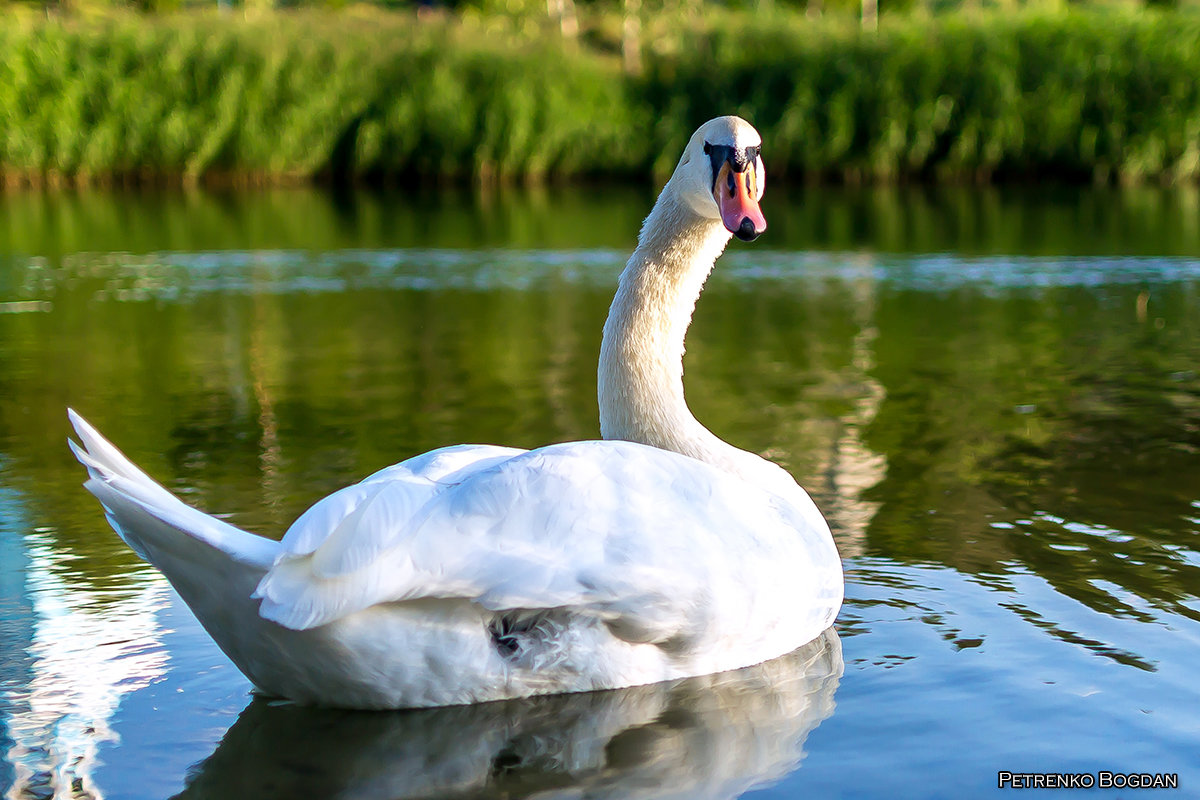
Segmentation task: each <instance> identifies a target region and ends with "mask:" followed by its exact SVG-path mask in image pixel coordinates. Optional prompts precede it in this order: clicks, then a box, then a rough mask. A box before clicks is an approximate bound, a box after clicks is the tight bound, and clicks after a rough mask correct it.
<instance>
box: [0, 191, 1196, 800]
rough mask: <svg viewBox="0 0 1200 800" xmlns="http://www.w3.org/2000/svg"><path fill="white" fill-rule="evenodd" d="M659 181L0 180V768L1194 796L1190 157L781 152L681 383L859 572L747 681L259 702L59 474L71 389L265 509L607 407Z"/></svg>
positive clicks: (809, 791)
mask: <svg viewBox="0 0 1200 800" xmlns="http://www.w3.org/2000/svg"><path fill="white" fill-rule="evenodd" d="M652 200H653V196H652V194H651V192H650V191H649V190H648V189H645V190H628V191H615V190H612V189H603V190H602V189H596V188H587V189H573V190H566V189H550V190H544V191H532V192H515V191H514V192H500V193H495V194H487V195H473V194H470V193H457V192H450V191H446V192H441V193H437V194H417V195H405V194H387V195H373V194H349V195H344V196H329V195H326V194H322V193H319V192H313V191H298V190H290V191H273V192H260V193H243V194H230V195H210V194H187V193H176V192H164V193H157V194H155V193H143V194H121V193H80V194H9V195H0V650H2V657H0V793H3V794H4V796H5V797H13V798H26V797H39V798H40V797H49V796H57V797H95V798H99V797H109V798H152V797H153V798H161V797H167V796H172V795H175V794H177V793H182V794H183V796H185V797H189V798H227V797H238V796H244V797H297V796H307V797H318V796H320V797H324V796H342V797H355V798H363V797H368V798H369V797H381V798H382V797H387V798H395V797H409V796H439V797H440V796H463V797H465V796H470V797H481V796H483V797H487V796H494V797H500V796H527V795H531V794H535V793H539V792H541V793H546V794H549V795H554V796H558V795H559V794H561V795H568V796H574V795H578V794H584V795H587V796H613V797H652V796H653V797H658V796H677V797H736V796H740V795H741V794H743V793H747V792H748V793H750V796H754V797H771V798H798V797H847V798H854V797H878V796H888V797H959V796H986V795H988V794H989V793H1003V792H1005V791H1009V790H999V789H997V788H996V787H997V772H998V771H1000V770H1009V771H1013V772H1072V773H1088V774H1090V775H1093V776H1094V775H1096V774H1097V773H1098V772H1099V771H1101V770H1107V771H1113V772H1147V773H1175V774H1177V775H1178V781H1179V785H1180V786H1181V787H1182V788H1181V789H1180V790H1179V792H1178V793H1172V796H1176V795H1178V796H1193V795H1195V794H1196V793H1197V792H1200V764H1198V761H1197V758H1196V755H1195V754H1196V751H1197V746H1198V745H1200V719H1198V718H1197V715H1196V709H1197V708H1198V707H1200V702H1198V701H1200V690H1198V689H1197V688H1196V682H1195V679H1194V675H1195V668H1194V665H1195V664H1196V662H1197V659H1198V658H1200V545H1198V543H1200V311H1198V310H1197V309H1198V301H1200V200H1198V197H1197V192H1196V191H1195V190H1178V191H1162V190H1155V189H1144V190H1129V191H1125V192H1120V193H1114V192H1103V191H1091V190H1086V191H1080V190H1070V189H1058V190H1037V191H1020V190H1004V191H997V190H976V189H958V190H944V191H936V192H935V191H927V190H862V191H832V190H823V191H819V190H799V189H795V190H792V191H790V192H787V191H781V190H779V189H778V188H777V187H771V189H770V192H769V194H768V197H767V202H766V205H765V207H764V209H765V211H766V213H767V215H768V219H769V220H770V224H771V228H770V230H769V231H768V233H767V235H766V236H765V237H763V238H762V239H760V240H759V241H758V242H757V243H755V244H753V245H743V244H740V243H737V242H735V243H734V244H733V245H731V247H730V250H729V252H728V253H727V254H726V256H725V257H724V258H723V259H722V261H721V262H719V264H718V268H717V271H716V273H715V274H714V276H713V279H712V281H711V282H710V285H709V287H708V288H707V289H706V291H705V294H704V296H703V297H702V299H701V303H700V306H699V308H698V310H697V313H696V317H695V323H694V326H693V328H692V332H691V334H690V335H689V339H688V355H687V385H688V392H689V399H690V402H691V405H692V407H693V410H694V411H695V412H696V414H697V416H699V417H700V419H701V420H703V421H705V422H706V423H707V424H708V425H709V426H710V427H711V428H712V429H713V430H715V431H716V432H717V433H718V434H720V435H722V436H723V437H725V438H727V439H729V440H731V441H733V442H735V443H737V444H739V445H740V446H743V447H746V448H748V449H753V450H756V451H759V452H763V453H766V454H768V455H770V456H771V457H772V458H774V459H776V460H777V461H779V462H780V463H783V464H784V465H786V466H787V467H788V468H789V469H790V470H791V471H792V472H793V474H794V475H796V477H797V478H798V479H799V480H800V482H801V483H802V484H803V485H805V486H806V487H808V488H809V490H810V491H811V493H812V494H813V496H814V498H815V499H816V500H817V502H818V504H819V505H820V506H821V507H822V509H823V510H824V511H825V513H826V515H827V517H828V518H829V520H830V523H831V525H832V527H833V528H834V531H835V535H836V537H837V541H838V544H839V548H840V549H841V552H842V554H843V556H844V559H845V564H846V570H847V600H846V604H845V607H844V608H843V610H842V613H841V615H840V617H839V619H838V623H837V626H836V632H837V635H836V636H832V635H830V636H828V637H826V638H825V639H822V640H820V641H818V642H816V643H814V644H813V645H812V646H810V647H808V648H805V649H803V650H802V651H799V652H798V653H796V654H794V655H793V656H791V657H789V658H787V659H783V660H781V661H778V662H772V663H771V664H768V665H764V666H763V667H759V668H756V669H752V670H748V671H744V672H742V673H735V674H731V675H727V676H719V677H717V678H707V679H701V680H697V681H690V682H684V683H682V684H678V685H675V686H670V687H650V688H643V689H638V690H632V691H628V692H616V693H607V694H603V695H583V696H578V697H570V698H547V699H543V700H539V701H536V702H518V703H507V704H501V705H494V706H488V707H482V708H477V709H451V710H443V711H432V712H419V713H398V714H346V713H340V712H316V711H310V710H304V709H298V708H295V707H291V706H287V705H283V706H280V705H275V704H271V703H268V702H266V701H263V700H252V699H251V696H250V694H249V685H248V684H247V682H246V681H245V679H244V678H243V677H242V676H241V675H240V674H239V673H238V672H237V671H236V670H235V669H234V668H233V667H232V666H231V665H230V664H229V662H228V661H227V660H226V659H225V657H224V656H223V655H222V654H221V653H220V651H218V650H217V649H216V647H215V646H214V645H212V644H211V642H210V641H209V639H208V637H207V636H206V635H205V634H204V632H203V631H202V630H201V629H200V628H199V626H198V624H197V623H196V622H195V621H194V620H193V619H192V617H191V616H190V613H189V612H188V611H187V609H186V607H184V606H182V604H181V603H180V601H179V600H178V598H176V597H175V595H174V594H173V593H172V591H171V590H170V588H169V587H168V586H167V585H166V584H165V582H164V581H163V579H162V578H160V577H159V576H158V575H157V573H155V572H154V571H153V570H152V569H150V568H148V567H147V566H145V565H144V564H142V563H141V562H139V561H138V560H137V559H136V558H135V557H134V556H133V555H132V554H131V553H130V552H129V551H128V550H127V549H126V548H125V546H124V545H123V544H121V543H120V542H119V541H118V539H117V538H116V536H115V535H113V534H112V533H111V531H109V529H108V528H107V526H106V525H105V523H104V521H103V517H102V515H101V513H100V510H99V508H98V507H97V505H96V503H95V501H94V500H93V499H92V498H91V496H90V495H88V494H87V493H86V492H84V491H83V490H82V489H81V488H80V487H79V484H80V482H81V481H82V477H83V474H82V471H81V470H80V468H79V467H78V465H77V464H76V463H75V462H74V460H73V459H72V458H71V457H70V454H69V453H68V452H67V449H66V447H65V443H64V440H65V438H66V436H67V430H68V429H67V423H66V418H65V412H64V409H65V408H66V407H67V406H68V405H70V406H73V407H75V408H77V409H79V410H80V411H81V412H82V413H84V414H85V415H86V416H88V417H90V418H91V419H92V420H93V421H94V422H95V423H96V424H97V425H99V426H100V427H101V429H102V430H103V431H104V432H105V433H106V434H107V435H109V436H110V437H111V438H112V439H113V440H114V441H116V442H117V443H118V444H119V445H120V446H121V447H122V448H123V449H125V451H126V452H127V453H129V454H130V455H131V456H132V457H133V458H134V460H135V461H137V462H139V463H140V464H141V465H142V466H143V467H145V468H146V469H147V470H148V471H149V472H150V473H151V474H152V475H154V476H156V477H157V478H158V479H160V480H161V481H162V482H163V483H164V484H165V485H167V486H168V487H169V488H171V489H172V490H174V491H176V492H178V493H180V494H181V495H182V496H183V497H185V498H186V499H187V500H188V501H189V502H192V503H194V504H196V505H198V506H200V507H202V508H205V509H207V510H210V511H214V512H218V513H220V514H221V515H222V516H224V517H226V518H227V519H229V520H231V521H232V522H234V523H236V524H238V525H242V526H244V527H246V528H249V529H251V530H254V531H258V532H261V533H264V534H266V535H273V536H277V535H279V533H280V532H281V531H282V530H283V528H284V527H286V525H287V524H288V523H289V522H290V521H291V520H292V519H293V518H294V517H295V516H296V515H297V514H298V513H300V512H301V511H302V510H303V509H304V508H306V507H307V506H308V505H309V504H310V503H312V502H313V501H314V500H316V499H317V498H319V497H321V496H323V495H324V494H327V493H328V492H330V491H332V490H334V489H336V488H339V487H340V486H343V485H345V484H347V483H350V482H352V481H355V480H357V479H359V478H361V477H362V476H364V475H366V474H368V473H370V472H372V471H374V470H375V469H378V468H380V467H382V466H385V465H387V464H389V463H393V462H395V461H398V460H400V459H402V458H405V457H407V456H409V455H412V454H415V453H418V452H422V451H424V450H427V449H430V448H432V447H436V446H439V445H443V444H447V443H455V442H461V441H479V442H497V443H503V444H511V445H518V446H524V447H532V446H537V445H540V444H545V443H548V442H553V441H561V440H569V439H579V438H594V437H595V436H597V434H598V430H597V422H596V412H595V357H596V353H597V350H598V347H599V336H600V328H601V325H602V322H603V318H604V314H605V312H606V310H607V304H608V301H609V299H610V296H611V292H612V288H613V286H614V282H615V278H616V275H617V273H618V272H619V270H620V268H621V265H622V264H623V262H624V259H625V257H626V255H627V252H628V250H629V248H630V246H631V244H632V241H633V236H634V233H635V231H636V229H637V226H638V224H639V223H640V220H641V217H642V216H644V214H645V212H646V210H647V209H648V208H649V204H650V202H651V201H652ZM556 793H558V794H556ZM1039 794H1046V795H1049V794H1050V793H1048V792H1046V793H1042V792H1037V791H1035V792H1032V793H1031V795H1032V796H1038V795H1039ZM539 796H541V795H539ZM1023 796H1024V795H1023ZM1053 796H1055V797H1058V796H1061V794H1060V793H1058V792H1055V793H1053Z"/></svg>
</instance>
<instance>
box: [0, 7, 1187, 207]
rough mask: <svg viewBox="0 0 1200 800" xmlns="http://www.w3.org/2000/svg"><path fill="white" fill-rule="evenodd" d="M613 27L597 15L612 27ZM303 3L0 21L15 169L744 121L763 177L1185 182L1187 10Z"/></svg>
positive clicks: (358, 151)
mask: <svg viewBox="0 0 1200 800" xmlns="http://www.w3.org/2000/svg"><path fill="white" fill-rule="evenodd" d="M610 27H611V26H610ZM605 30H606V28H605V26H604V25H603V24H598V25H596V26H595V27H594V28H593V29H591V30H587V31H585V32H584V35H582V36H580V37H579V38H577V39H568V38H563V37H562V36H561V35H558V34H557V31H556V29H554V28H551V27H549V26H548V25H547V24H545V21H541V22H539V21H537V20H533V19H530V18H525V19H521V18H512V17H504V16H497V15H492V16H484V15H480V14H474V15H464V16H462V17H453V16H447V15H441V16H438V17H437V18H435V19H433V20H428V19H424V20H422V19H418V17H416V16H414V15H411V14H407V13H387V12H380V11H373V12H370V13H365V14H364V13H362V12H360V13H343V14H330V13H321V12H302V13H282V12H275V13H269V14H264V15H262V16H260V17H258V18H250V19H247V18H245V17H244V16H243V15H240V14H228V15H224V16H217V15H207V14H203V15H197V14H187V15H174V16H161V17H132V16H130V17H125V16H117V17H112V16H106V17H103V18H101V19H91V20H88V19H70V18H67V19H58V20H55V19H51V20H45V19H37V20H35V19H31V18H27V17H21V16H20V15H17V16H12V17H10V18H8V19H6V20H4V21H0V49H2V50H3V52H4V53H5V57H4V59H3V60H0V125H2V126H3V131H4V135H3V136H2V137H0V174H2V175H3V178H4V180H5V182H7V183H24V182H43V181H48V182H56V181H78V182H88V181H110V180H122V181H124V180H141V179H154V180H159V179H180V178H182V179H185V180H196V179H201V180H214V179H233V180H238V181H255V180H263V181H277V180H280V179H291V180H307V179H311V178H314V177H319V176H330V177H335V178H363V177H368V178H383V179H387V180H392V181H416V180H419V179H427V178H430V177H438V178H447V177H448V178H475V179H482V180H484V181H488V180H492V179H505V178H512V177H524V178H532V179H540V178H543V177H554V176H581V175H630V174H642V173H647V172H649V171H651V170H652V171H654V172H656V173H657V174H659V175H662V174H663V173H666V172H669V171H670V169H671V168H672V167H673V166H674V160H675V159H676V158H677V154H678V152H679V149H680V147H681V145H682V143H683V141H685V140H686V137H687V136H688V134H690V132H691V130H692V129H693V128H694V127H695V126H696V125H697V124H699V123H700V122H703V121H704V120H705V119H708V118H710V117H712V116H715V115H717V114H721V113H730V112H733V113H738V114H741V115H743V116H745V117H747V118H748V119H750V120H752V121H753V122H754V123H755V124H756V125H757V126H758V127H759V129H760V130H761V131H762V133H763V135H764V137H765V139H766V141H767V146H766V154H767V156H768V158H769V163H770V167H771V173H772V176H773V177H776V176H780V175H787V176H790V177H806V178H829V177H836V178H842V179H849V180H860V179H869V180H894V179H901V178H908V177H918V178H938V179H963V178H970V179H985V178H992V177H1041V176H1044V175H1046V174H1053V175H1055V176H1058V177H1068V178H1077V179H1098V180H1102V181H1110V180H1122V181H1137V180H1144V179H1154V180H1160V181H1164V182H1175V181H1180V180H1195V179H1197V178H1200V84H1198V83H1197V81H1196V80H1195V76H1196V75H1197V74H1200V15H1196V14H1193V13H1189V12H1186V11H1183V12H1170V11H1168V12H1153V11H1141V12H1132V11H1115V10H1112V11H1107V12H1098V11H1074V12H1045V11H1026V12H1019V13H1006V14H999V13H984V12H975V13H966V12H964V13H955V14H949V15H943V16H928V15H922V16H919V17H891V18H889V17H885V18H884V19H883V20H882V21H881V23H880V26H879V29H878V30H877V31H873V32H872V31H864V30H862V29H861V27H860V26H858V25H857V23H854V22H853V21H852V20H847V19H832V18H830V19H824V20H817V21H813V20H808V19H806V18H805V17H804V16H803V14H801V13H799V12H797V11H794V10H778V11H774V12H760V13H751V12H748V11H709V12H706V13H705V15H704V16H703V18H701V17H700V16H698V15H697V16H689V15H688V14H686V13H685V12H683V11H680V12H679V13H678V14H676V15H674V16H663V17H656V18H654V19H651V20H648V23H647V25H646V26H645V28H644V29H643V31H642V35H641V41H642V43H643V50H642V54H641V58H640V60H639V63H640V68H639V69H638V70H635V71H631V70H630V69H629V64H630V61H629V59H628V58H626V59H625V60H624V61H623V60H622V58H621V54H620V41H619V35H618V34H613V35H611V36H608V35H606V34H605Z"/></svg>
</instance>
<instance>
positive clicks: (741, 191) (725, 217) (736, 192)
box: [713, 161, 767, 242]
mask: <svg viewBox="0 0 1200 800" xmlns="http://www.w3.org/2000/svg"><path fill="white" fill-rule="evenodd" d="M757 180H758V176H757V174H756V173H755V171H754V165H753V164H749V165H747V166H746V168H745V169H744V170H742V171H741V172H735V171H734V169H733V167H732V165H730V163H729V162H728V161H726V162H725V163H724V164H722V165H721V171H720V172H718V173H717V180H716V182H715V184H714V186H713V197H714V198H715V199H716V201H717V208H718V209H720V211H721V221H722V222H724V223H725V227H726V229H728V230H729V232H730V233H732V234H733V235H734V236H737V237H738V238H739V239H741V240H742V241H743V242H752V241H754V240H755V239H757V238H758V235H759V234H760V233H762V232H763V231H765V230H766V229H767V218H766V217H764V216H763V213H762V209H760V208H759V207H758V200H756V199H755V196H756V195H757V194H758V191H757V189H758V183H757Z"/></svg>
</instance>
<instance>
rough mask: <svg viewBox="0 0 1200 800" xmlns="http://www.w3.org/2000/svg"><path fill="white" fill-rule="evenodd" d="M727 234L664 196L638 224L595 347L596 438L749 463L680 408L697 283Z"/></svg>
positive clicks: (728, 463)
mask: <svg viewBox="0 0 1200 800" xmlns="http://www.w3.org/2000/svg"><path fill="white" fill-rule="evenodd" d="M729 239H730V234H729V232H728V231H726V230H725V227H724V226H723V225H722V224H721V222H720V221H719V220H709V219H704V218H702V217H700V216H699V215H698V214H696V212H694V211H692V210H691V209H690V208H689V207H688V206H687V205H686V204H685V203H684V202H682V201H680V200H679V199H678V198H677V196H676V195H675V193H674V192H673V191H672V190H671V185H670V184H668V186H667V188H666V189H664V190H663V193H662V194H661V195H660V196H659V198H658V202H657V203H655V205H654V209H653V210H652V211H651V212H650V216H649V217H647V218H646V222H645V224H644V225H643V226H642V232H641V236H640V237H639V239H638V247H637V250H635V251H634V253H633V256H632V257H630V259H629V263H628V265H626V267H625V271H624V272H622V273H621V279H620V285H619V287H618V289H617V295H616V297H615V298H614V299H613V303H612V307H611V308H610V310H609V312H608V321H607V322H606V323H605V325H604V341H603V343H602V344H601V346H600V368H599V374H598V379H599V383H598V386H599V400H600V432H601V435H602V436H603V437H604V438H605V439H624V440H628V441H633V442H641V443H642V444H648V445H651V446H653V447H659V448H662V449H664V450H674V451H675V452H678V453H683V454H684V455H688V456H692V457H693V458H698V459H700V460H702V461H708V462H709V463H712V464H714V465H716V466H719V467H721V468H723V469H727V470H729V471H731V472H735V473H743V472H744V471H745V470H744V469H743V468H742V467H744V466H745V465H746V463H747V462H748V460H749V459H753V461H756V462H757V461H761V459H759V458H758V457H757V456H753V455H751V454H749V453H746V452H744V451H741V450H738V449H737V448H735V447H733V446H731V445H729V444H727V443H725V442H723V441H721V440H720V439H718V438H717V437H716V436H715V435H713V434H712V433H711V432H710V431H709V430H708V429H707V428H705V427H704V426H703V425H701V424H700V422H699V421H697V420H696V418H695V417H694V416H693V415H692V413H691V411H690V410H688V407H687V403H686V401H685V400H684V397H683V340H684V335H685V334H686V333H687V328H688V325H689V324H690V323H691V320H692V312H693V311H694V310H695V307H696V300H697V298H698V297H699V296H700V290H701V289H702V288H703V286H704V281H705V280H706V279H707V278H708V274H709V272H711V271H712V268H713V263H714V262H715V261H716V259H717V256H719V255H720V254H721V252H722V251H723V250H724V249H725V245H726V244H728V243H729Z"/></svg>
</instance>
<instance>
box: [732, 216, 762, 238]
mask: <svg viewBox="0 0 1200 800" xmlns="http://www.w3.org/2000/svg"><path fill="white" fill-rule="evenodd" d="M734 235H735V236H737V237H738V238H739V239H741V240H742V241H743V242H753V241H754V240H755V239H757V238H758V231H756V230H754V223H753V222H752V221H751V220H750V218H749V217H742V224H741V225H738V229H737V230H736V231H734Z"/></svg>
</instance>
